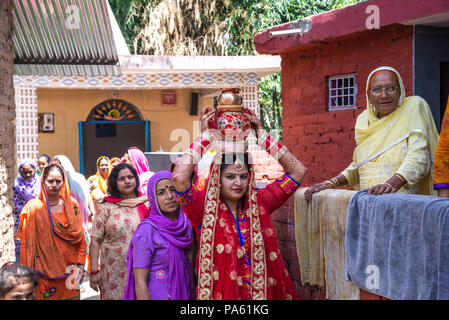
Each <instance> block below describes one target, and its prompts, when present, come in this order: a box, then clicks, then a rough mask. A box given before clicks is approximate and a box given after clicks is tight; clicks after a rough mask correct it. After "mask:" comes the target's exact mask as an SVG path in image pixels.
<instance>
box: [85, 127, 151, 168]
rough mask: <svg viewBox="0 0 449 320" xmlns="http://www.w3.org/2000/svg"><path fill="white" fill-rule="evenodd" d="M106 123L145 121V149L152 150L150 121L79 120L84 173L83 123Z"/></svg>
mask: <svg viewBox="0 0 449 320" xmlns="http://www.w3.org/2000/svg"><path fill="white" fill-rule="evenodd" d="M105 123H115V124H121V123H145V151H144V152H150V151H151V138H150V121H149V120H141V121H137V120H136V121H127V120H125V121H79V122H78V135H79V154H80V172H81V173H82V174H84V155H83V124H105Z"/></svg>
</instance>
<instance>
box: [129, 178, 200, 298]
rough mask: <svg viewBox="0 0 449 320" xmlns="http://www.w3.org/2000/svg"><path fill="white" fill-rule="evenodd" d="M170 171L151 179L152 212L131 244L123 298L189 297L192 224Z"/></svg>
mask: <svg viewBox="0 0 449 320" xmlns="http://www.w3.org/2000/svg"><path fill="white" fill-rule="evenodd" d="M170 179H171V172H168V171H159V172H157V173H156V174H154V175H153V176H152V177H151V178H150V180H149V181H148V188H147V195H148V200H149V202H150V205H151V211H150V216H149V217H148V218H146V219H144V220H142V221H141V223H140V224H139V226H138V227H137V229H136V231H135V232H134V235H133V238H132V240H131V243H130V245H129V250H128V255H127V257H126V266H127V268H128V274H127V283H126V288H125V292H124V295H123V299H124V300H150V299H151V300H190V299H192V298H193V277H192V274H191V272H190V270H191V268H190V263H191V262H190V261H189V257H188V254H189V250H190V248H191V239H192V237H191V234H192V226H191V224H190V222H189V220H188V219H187V218H186V217H185V215H184V212H183V211H182V209H181V208H180V207H179V205H178V204H177V202H176V198H175V195H174V191H173V184H172V182H171V180H170Z"/></svg>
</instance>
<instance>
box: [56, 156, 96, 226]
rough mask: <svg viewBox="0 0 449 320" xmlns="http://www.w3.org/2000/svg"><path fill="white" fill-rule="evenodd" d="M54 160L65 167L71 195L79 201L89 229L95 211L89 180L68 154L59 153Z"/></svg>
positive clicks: (85, 224) (85, 223)
mask: <svg viewBox="0 0 449 320" xmlns="http://www.w3.org/2000/svg"><path fill="white" fill-rule="evenodd" d="M54 160H57V161H58V162H59V163H60V164H61V166H62V167H63V168H64V171H65V173H66V175H67V178H68V180H69V188H70V195H71V196H72V197H74V198H75V200H76V201H78V204H79V206H80V209H81V213H82V217H83V226H84V228H85V229H86V230H87V222H88V220H89V216H90V215H93V214H94V212H95V209H94V208H93V202H92V198H91V196H90V192H89V185H88V184H87V180H86V178H85V177H84V176H83V175H82V174H81V173H79V172H76V171H75V168H74V167H73V165H72V162H71V161H70V160H69V158H67V157H66V156H64V155H57V156H55V157H53V159H52V161H54Z"/></svg>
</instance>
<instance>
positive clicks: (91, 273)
mask: <svg viewBox="0 0 449 320" xmlns="http://www.w3.org/2000/svg"><path fill="white" fill-rule="evenodd" d="M99 272H100V269H97V270H95V271H91V272H90V275H93V274H97V273H99Z"/></svg>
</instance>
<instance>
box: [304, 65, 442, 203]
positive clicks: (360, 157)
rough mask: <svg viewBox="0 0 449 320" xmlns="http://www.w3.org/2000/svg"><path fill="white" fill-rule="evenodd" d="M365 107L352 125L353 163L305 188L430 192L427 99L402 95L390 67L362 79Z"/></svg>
mask: <svg viewBox="0 0 449 320" xmlns="http://www.w3.org/2000/svg"><path fill="white" fill-rule="evenodd" d="M366 99H367V108H366V110H365V111H364V112H362V113H361V114H360V115H359V116H358V117H357V121H356V125H355V140H356V148H355V150H354V154H353V162H352V163H351V164H350V165H349V167H347V168H346V170H344V171H343V172H341V173H340V174H339V175H337V176H336V177H334V178H332V179H330V180H326V181H324V182H320V183H317V184H315V185H314V186H312V187H310V188H308V190H307V191H306V192H305V198H306V200H308V201H310V199H311V198H312V195H313V194H314V193H315V192H319V191H321V190H324V189H329V188H336V187H339V186H344V185H347V186H349V187H352V188H354V189H356V190H363V189H367V188H369V190H368V193H370V194H375V195H378V194H384V193H390V192H401V193H413V194H425V195H434V194H435V192H434V190H433V186H432V173H431V171H432V170H431V168H432V164H433V155H434V153H435V149H436V146H437V143H438V131H437V130H436V127H435V122H434V120H433V117H432V114H431V112H430V108H429V105H428V104H427V102H426V101H425V100H424V99H422V98H421V97H419V96H410V97H405V90H404V85H403V83H402V78H401V76H400V74H399V73H398V72H397V71H396V70H395V69H393V68H391V67H380V68H377V69H375V70H373V71H372V72H371V74H370V75H369V76H368V79H367V81H366Z"/></svg>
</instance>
